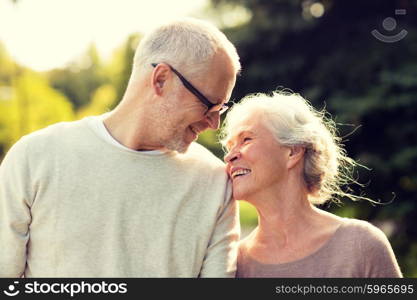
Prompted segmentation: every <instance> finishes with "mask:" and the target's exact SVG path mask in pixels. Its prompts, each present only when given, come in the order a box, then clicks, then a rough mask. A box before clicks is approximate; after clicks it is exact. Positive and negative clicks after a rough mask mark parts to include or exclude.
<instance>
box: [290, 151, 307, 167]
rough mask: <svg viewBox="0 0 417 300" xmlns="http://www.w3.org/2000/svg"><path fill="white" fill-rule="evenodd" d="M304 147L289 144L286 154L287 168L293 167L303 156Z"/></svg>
mask: <svg viewBox="0 0 417 300" xmlns="http://www.w3.org/2000/svg"><path fill="white" fill-rule="evenodd" d="M304 153H305V148H304V147H303V146H291V147H290V154H289V156H288V162H287V168H288V169H292V168H294V167H295V166H296V165H297V164H298V162H299V161H301V159H302V158H303V157H304Z"/></svg>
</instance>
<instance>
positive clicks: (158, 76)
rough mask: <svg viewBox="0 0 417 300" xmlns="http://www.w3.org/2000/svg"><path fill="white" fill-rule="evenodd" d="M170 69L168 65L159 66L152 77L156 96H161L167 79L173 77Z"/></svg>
mask: <svg viewBox="0 0 417 300" xmlns="http://www.w3.org/2000/svg"><path fill="white" fill-rule="evenodd" d="M171 74H172V73H171V72H170V68H169V66H168V65H167V64H163V63H161V64H158V65H157V66H156V67H155V69H154V70H153V72H152V75H151V85H152V88H153V90H154V91H155V94H157V95H158V96H161V95H162V94H163V91H164V86H165V83H166V81H167V79H168V78H169V77H170V76H171Z"/></svg>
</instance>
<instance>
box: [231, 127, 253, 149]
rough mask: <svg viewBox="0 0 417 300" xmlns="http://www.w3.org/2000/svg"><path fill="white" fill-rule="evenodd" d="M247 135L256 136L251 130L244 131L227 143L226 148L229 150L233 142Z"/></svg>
mask: <svg viewBox="0 0 417 300" xmlns="http://www.w3.org/2000/svg"><path fill="white" fill-rule="evenodd" d="M246 133H250V134H254V132H253V131H250V130H242V131H241V132H239V134H237V135H235V136H234V137H232V138H231V139H229V141H228V142H227V143H226V148H227V149H229V148H230V145H231V144H232V141H233V140H236V139H240V138H241V137H242V135H244V134H246Z"/></svg>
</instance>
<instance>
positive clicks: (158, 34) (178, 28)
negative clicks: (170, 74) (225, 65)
mask: <svg viewBox="0 0 417 300" xmlns="http://www.w3.org/2000/svg"><path fill="white" fill-rule="evenodd" d="M219 50H223V51H225V53H226V54H227V55H228V56H229V57H230V59H231V61H232V64H233V66H234V68H235V71H236V74H237V73H238V72H239V71H240V67H241V66H240V62H239V56H238V54H237V52H236V48H235V47H234V46H233V44H232V43H231V42H230V41H229V40H228V39H227V38H226V36H225V35H224V34H223V33H222V32H221V31H220V30H219V29H217V28H216V27H215V26H214V25H212V24H210V23H208V22H206V21H202V20H197V19H193V18H183V19H179V20H176V21H173V22H170V23H168V24H165V25H163V26H160V27H158V28H156V29H155V30H154V31H152V32H151V33H149V34H148V35H146V36H145V37H144V38H143V40H142V41H141V42H140V44H139V46H138V47H137V49H136V53H135V57H134V62H133V70H132V77H136V76H137V75H138V73H139V72H140V71H141V70H143V68H145V70H146V68H150V65H151V63H161V62H164V63H168V64H171V65H172V66H174V67H175V68H178V70H180V72H181V73H183V72H184V74H187V77H193V76H196V75H197V74H199V73H201V72H202V71H204V70H205V69H206V68H207V65H208V64H209V63H210V62H211V59H212V58H213V56H214V55H215V54H216V53H217V52H218V51H219ZM185 67H187V68H185Z"/></svg>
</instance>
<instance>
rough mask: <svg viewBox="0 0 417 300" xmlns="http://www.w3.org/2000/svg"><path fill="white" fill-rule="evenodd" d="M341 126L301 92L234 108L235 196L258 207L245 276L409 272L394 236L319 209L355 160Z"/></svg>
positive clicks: (243, 256) (230, 139) (229, 124)
mask: <svg viewBox="0 0 417 300" xmlns="http://www.w3.org/2000/svg"><path fill="white" fill-rule="evenodd" d="M335 132H336V130H335V126H334V123H333V122H332V121H331V120H328V119H327V118H326V117H325V115H324V113H323V112H317V111H315V110H314V109H313V107H312V106H311V105H309V104H308V102H307V101H306V100H304V99H303V98H302V97H301V96H299V95H297V94H283V93H274V94H273V95H272V96H268V95H264V94H257V95H252V96H248V97H246V98H244V99H243V100H242V101H241V102H240V103H239V104H237V105H235V106H234V108H233V109H232V110H231V111H230V112H229V114H228V115H227V118H226V121H225V126H224V128H223V136H224V137H223V139H222V142H223V144H224V145H225V147H226V149H227V150H228V154H227V155H226V156H225V162H226V163H227V172H228V174H229V176H230V178H231V180H232V183H233V197H234V199H236V200H245V201H247V202H249V203H251V204H252V205H254V206H255V208H256V210H257V212H258V220H259V222H258V226H257V227H256V228H255V229H254V230H253V231H252V232H251V233H250V234H249V235H248V236H247V237H246V238H245V239H244V240H242V241H241V242H240V247H239V257H238V266H237V274H236V276H237V277H401V276H402V274H401V271H400V268H399V266H398V264H397V261H396V259H395V255H394V253H393V250H392V248H391V246H390V244H389V241H388V239H387V237H386V236H385V235H384V233H383V232H382V231H381V230H379V229H378V228H377V227H375V226H373V225H371V224H370V223H368V222H366V221H361V220H356V219H347V218H341V217H338V216H336V215H334V214H331V213H328V212H326V211H324V210H321V209H319V208H317V207H316V206H315V205H317V204H323V203H325V202H326V201H329V200H330V199H331V197H333V196H337V195H339V196H348V197H350V198H359V197H355V196H354V195H350V194H348V193H345V192H343V191H342V190H341V189H340V187H339V186H340V185H341V184H346V183H347V181H348V180H349V179H350V177H349V170H351V169H352V167H353V166H354V165H355V162H354V161H353V160H352V159H350V158H349V157H347V156H346V153H345V151H344V150H343V149H342V147H341V144H340V139H339V138H338V137H336V136H335Z"/></svg>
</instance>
